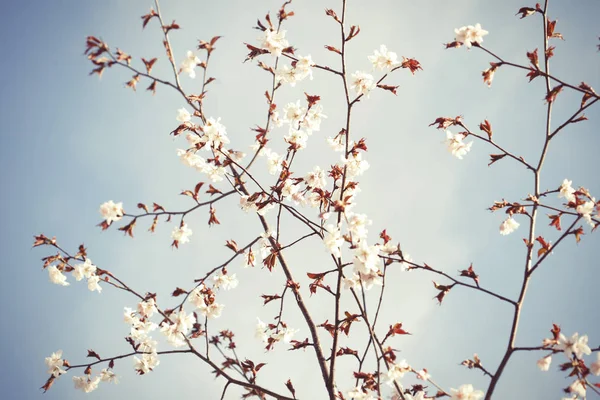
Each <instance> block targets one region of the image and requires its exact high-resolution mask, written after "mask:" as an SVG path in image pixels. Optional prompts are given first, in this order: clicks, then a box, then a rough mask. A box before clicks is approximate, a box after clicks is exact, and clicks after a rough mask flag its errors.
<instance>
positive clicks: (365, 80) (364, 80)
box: [350, 71, 375, 97]
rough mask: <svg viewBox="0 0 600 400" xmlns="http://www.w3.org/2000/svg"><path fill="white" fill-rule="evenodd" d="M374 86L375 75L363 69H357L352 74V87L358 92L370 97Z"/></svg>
mask: <svg viewBox="0 0 600 400" xmlns="http://www.w3.org/2000/svg"><path fill="white" fill-rule="evenodd" d="M374 88H375V83H374V81H373V75H371V74H367V73H366V72H361V71H356V72H355V73H353V74H352V80H351V81H350V89H354V91H355V92H356V94H359V95H365V96H367V97H369V93H370V92H371V90H373V89H374Z"/></svg>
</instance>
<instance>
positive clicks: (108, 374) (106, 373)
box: [100, 368, 119, 383]
mask: <svg viewBox="0 0 600 400" xmlns="http://www.w3.org/2000/svg"><path fill="white" fill-rule="evenodd" d="M100 380H101V381H102V382H113V383H119V380H118V379H117V375H116V374H115V373H114V372H112V371H111V370H109V369H107V368H103V369H102V371H100Z"/></svg>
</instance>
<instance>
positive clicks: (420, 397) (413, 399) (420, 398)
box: [404, 392, 426, 400]
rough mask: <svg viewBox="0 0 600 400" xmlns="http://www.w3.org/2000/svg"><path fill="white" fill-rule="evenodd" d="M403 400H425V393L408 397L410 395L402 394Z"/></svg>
mask: <svg viewBox="0 0 600 400" xmlns="http://www.w3.org/2000/svg"><path fill="white" fill-rule="evenodd" d="M404 398H405V399H406V400H426V399H425V392H418V393H417V394H416V395H414V396H413V395H410V394H406V393H405V394H404Z"/></svg>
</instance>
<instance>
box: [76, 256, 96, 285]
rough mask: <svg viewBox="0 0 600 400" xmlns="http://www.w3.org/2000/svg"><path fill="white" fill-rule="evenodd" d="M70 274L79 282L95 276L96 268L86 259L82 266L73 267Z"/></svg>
mask: <svg viewBox="0 0 600 400" xmlns="http://www.w3.org/2000/svg"><path fill="white" fill-rule="evenodd" d="M72 274H73V277H74V278H75V279H76V280H77V281H80V280H82V279H83V278H88V279H89V278H91V277H92V276H93V275H95V274H96V266H95V265H94V264H92V260H90V259H89V258H86V259H85V262H84V263H83V264H77V265H76V266H75V268H74V269H73V272H72Z"/></svg>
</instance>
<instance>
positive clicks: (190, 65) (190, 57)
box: [181, 51, 200, 79]
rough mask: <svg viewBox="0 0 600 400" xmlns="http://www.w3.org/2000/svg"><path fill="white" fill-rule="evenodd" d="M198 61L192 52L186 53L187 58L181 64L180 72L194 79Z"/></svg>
mask: <svg viewBox="0 0 600 400" xmlns="http://www.w3.org/2000/svg"><path fill="white" fill-rule="evenodd" d="M199 63H200V59H199V58H198V57H196V55H195V54H194V53H193V52H192V51H188V52H187V57H186V58H185V59H184V60H183V62H182V63H181V72H185V73H186V74H188V76H189V77H190V78H192V79H194V78H195V77H196V66H197V65H198V64H199Z"/></svg>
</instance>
